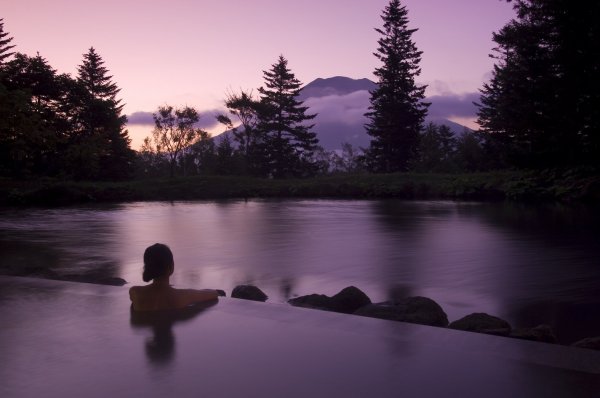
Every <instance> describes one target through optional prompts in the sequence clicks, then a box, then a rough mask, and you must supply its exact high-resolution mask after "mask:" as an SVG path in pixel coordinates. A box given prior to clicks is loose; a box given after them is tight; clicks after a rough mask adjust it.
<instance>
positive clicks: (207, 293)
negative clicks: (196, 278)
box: [179, 289, 219, 307]
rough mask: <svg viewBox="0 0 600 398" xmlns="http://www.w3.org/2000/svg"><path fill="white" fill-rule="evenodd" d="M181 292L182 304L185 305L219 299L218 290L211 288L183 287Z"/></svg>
mask: <svg viewBox="0 0 600 398" xmlns="http://www.w3.org/2000/svg"><path fill="white" fill-rule="evenodd" d="M179 292H180V293H179V299H180V305H181V306H183V307H185V306H188V305H190V304H195V303H201V302H204V301H213V300H217V298H218V297H219V294H218V293H217V291H216V290H211V289H203V290H196V289H181V290H179Z"/></svg>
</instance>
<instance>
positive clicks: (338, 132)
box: [217, 76, 468, 150]
mask: <svg viewBox="0 0 600 398" xmlns="http://www.w3.org/2000/svg"><path fill="white" fill-rule="evenodd" d="M376 88H377V84H376V83H374V82H373V81H371V80H369V79H351V78H349V77H343V76H335V77H330V78H326V79H322V78H318V79H316V80H313V81H312V82H310V83H308V84H307V85H305V86H304V87H303V88H302V91H301V92H300V95H299V97H298V99H299V100H300V101H303V102H304V105H305V106H307V107H309V110H308V112H307V113H309V114H310V113H316V114H317V117H316V118H315V119H314V120H313V123H314V124H315V127H314V131H315V132H316V133H317V137H318V138H319V144H320V145H321V146H322V147H323V148H325V149H327V150H335V149H340V148H341V144H342V143H343V142H347V143H349V144H351V145H352V146H354V147H363V148H367V147H368V146H369V142H370V141H371V137H370V136H369V135H368V134H367V133H366V131H365V123H367V118H366V117H365V116H364V115H365V113H366V112H367V110H368V108H369V104H370V98H371V95H370V93H369V91H370V90H374V89H376ZM429 122H433V123H436V124H445V125H447V126H448V127H450V129H451V130H452V132H453V133H454V134H455V135H461V134H462V133H463V132H464V131H465V129H467V128H466V127H465V126H462V125H460V124H458V123H455V122H452V121H450V120H447V119H444V118H439V117H431V118H429V117H428V118H426V119H425V123H429ZM467 130H468V129H467ZM226 134H228V133H226ZM217 141H218V139H217Z"/></svg>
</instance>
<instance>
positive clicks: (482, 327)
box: [448, 312, 511, 336]
mask: <svg viewBox="0 0 600 398" xmlns="http://www.w3.org/2000/svg"><path fill="white" fill-rule="evenodd" d="M448 327H449V328H450V329H457V330H466V331H468V332H477V333H486V334H494V335H497V336H508V335H509V334H510V331H511V327H510V324H509V323H508V322H506V321H505V320H503V319H500V318H497V317H495V316H492V315H488V314H485V313H482V312H478V313H473V314H471V315H467V316H465V317H464V318H461V319H459V320H457V321H454V322H452V323H451V324H450V325H448Z"/></svg>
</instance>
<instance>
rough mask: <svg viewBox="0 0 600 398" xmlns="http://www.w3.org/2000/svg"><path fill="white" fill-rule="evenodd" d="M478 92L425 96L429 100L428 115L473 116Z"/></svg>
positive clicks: (477, 100)
mask: <svg viewBox="0 0 600 398" xmlns="http://www.w3.org/2000/svg"><path fill="white" fill-rule="evenodd" d="M479 96H480V94H479V93H467V94H445V95H434V96H431V97H429V98H427V101H428V102H431V106H430V107H429V116H431V117H439V118H446V119H447V118H450V117H475V116H476V114H477V107H476V106H475V105H474V104H473V102H479Z"/></svg>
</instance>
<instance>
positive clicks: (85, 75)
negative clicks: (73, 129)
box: [77, 47, 133, 179]
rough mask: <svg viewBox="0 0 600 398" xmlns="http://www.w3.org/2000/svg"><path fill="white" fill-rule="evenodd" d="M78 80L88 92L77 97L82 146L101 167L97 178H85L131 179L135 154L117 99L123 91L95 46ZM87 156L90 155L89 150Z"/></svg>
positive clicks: (90, 51)
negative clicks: (114, 80)
mask: <svg viewBox="0 0 600 398" xmlns="http://www.w3.org/2000/svg"><path fill="white" fill-rule="evenodd" d="M77 81H78V82H79V84H80V85H81V86H82V87H83V88H84V89H85V93H84V95H82V96H80V97H79V98H77V100H78V101H79V102H80V109H81V114H80V127H81V131H80V136H79V137H78V138H79V141H80V142H79V144H80V145H83V147H85V148H88V149H90V150H91V152H92V153H91V154H92V155H93V156H92V158H91V159H90V160H93V161H96V162H98V166H99V172H98V175H97V176H94V175H88V176H84V177H92V178H93V177H99V178H109V179H116V178H124V177H127V176H129V174H130V172H131V169H132V162H133V151H131V149H130V147H129V144H130V141H131V140H130V139H129V133H128V131H127V130H125V124H126V123H127V118H126V117H125V116H124V115H122V114H121V111H122V109H123V105H122V104H121V101H120V100H117V98H116V96H117V94H118V93H119V91H120V89H119V88H118V87H117V85H116V84H115V83H114V82H112V76H110V75H108V69H107V68H106V67H105V66H104V61H103V60H102V58H101V57H100V55H98V53H96V50H95V49H94V48H93V47H91V48H90V49H89V51H88V52H87V53H86V54H84V56H83V63H82V64H81V65H80V66H79V67H78V78H77ZM90 145H91V146H90ZM94 147H96V148H95V149H94ZM85 154H86V155H89V154H90V153H88V152H87V151H86V152H85Z"/></svg>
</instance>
